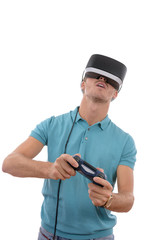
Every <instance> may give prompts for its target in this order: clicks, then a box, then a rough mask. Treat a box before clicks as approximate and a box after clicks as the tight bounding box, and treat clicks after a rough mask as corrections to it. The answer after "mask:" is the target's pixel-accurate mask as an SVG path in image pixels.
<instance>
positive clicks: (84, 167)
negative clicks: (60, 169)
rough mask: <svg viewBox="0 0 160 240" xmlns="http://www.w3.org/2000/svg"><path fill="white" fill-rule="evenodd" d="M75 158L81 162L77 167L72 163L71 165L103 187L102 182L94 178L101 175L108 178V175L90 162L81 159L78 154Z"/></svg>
mask: <svg viewBox="0 0 160 240" xmlns="http://www.w3.org/2000/svg"><path fill="white" fill-rule="evenodd" d="M73 158H74V159H75V160H76V162H77V163H78V164H79V166H78V167H77V168H75V167H73V166H72V165H71V164H70V163H69V165H70V166H71V167H72V168H73V169H74V170H76V171H78V172H79V173H80V174H82V175H83V176H85V177H86V178H88V179H89V180H91V181H92V182H93V183H94V184H96V185H98V186H101V187H103V186H102V185H101V184H99V183H96V182H94V180H93V178H94V177H100V178H102V179H105V180H107V176H106V175H105V174H104V173H103V172H101V171H99V170H98V169H96V168H95V167H93V166H92V165H91V164H89V163H88V162H86V161H84V160H83V159H81V158H80V157H79V156H78V155H73Z"/></svg>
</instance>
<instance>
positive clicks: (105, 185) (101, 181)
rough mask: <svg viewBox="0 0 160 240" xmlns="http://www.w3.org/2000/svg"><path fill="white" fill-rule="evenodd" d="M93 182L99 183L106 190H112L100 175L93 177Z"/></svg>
mask: <svg viewBox="0 0 160 240" xmlns="http://www.w3.org/2000/svg"><path fill="white" fill-rule="evenodd" d="M93 180H94V182H96V183H99V184H101V185H102V186H104V187H106V188H107V189H108V190H111V191H112V190H113V187H112V185H111V184H110V183H109V182H108V181H107V180H105V179H102V178H100V177H94V178H93Z"/></svg>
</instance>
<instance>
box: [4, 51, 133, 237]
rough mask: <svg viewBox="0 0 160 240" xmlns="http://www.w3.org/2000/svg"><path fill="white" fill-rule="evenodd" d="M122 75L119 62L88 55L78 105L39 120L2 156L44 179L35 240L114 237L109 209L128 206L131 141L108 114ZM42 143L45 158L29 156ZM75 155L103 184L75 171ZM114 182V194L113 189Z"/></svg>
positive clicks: (8, 164) (7, 168)
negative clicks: (93, 169) (94, 170)
mask: <svg viewBox="0 0 160 240" xmlns="http://www.w3.org/2000/svg"><path fill="white" fill-rule="evenodd" d="M125 74H126V67H125V66H124V65H123V64H122V63H120V62H118V61H116V60H114V59H111V58H108V57H106V56H102V55H97V54H96V55H92V56H91V58H90V59H89V62H88V64H87V66H86V69H85V71H84V74H83V79H82V83H81V89H82V92H83V98H82V101H81V104H80V107H79V108H76V109H75V110H74V111H71V112H69V113H67V114H63V115H61V116H58V117H51V118H49V119H47V120H45V121H43V122H41V123H40V124H39V125H37V127H36V128H35V129H34V130H33V131H32V132H31V135H30V137H29V138H28V139H27V140H26V141H25V142H24V143H22V144H21V145H20V146H19V147H18V148H17V149H16V150H15V151H14V152H13V153H11V154H10V155H9V156H8V157H7V158H6V159H5V160H4V163H3V171H4V172H7V173H10V174H12V175H13V176H18V177H37V178H44V179H45V181H44V186H43V190H42V193H43V196H44V202H43V205H42V209H41V217H42V223H41V228H40V232H39V238H38V239H39V240H43V239H53V238H55V239H114V235H113V227H114V226H115V224H116V217H115V216H114V215H112V214H111V211H115V212H128V211H129V210H130V209H131V208H132V206H133V202H134V196H133V168H134V164H135V161H136V159H135V156H136V148H135V144H134V141H133V139H132V137H131V136H130V135H129V134H127V133H125V132H124V131H122V130H121V129H120V128H118V127H117V126H116V125H115V124H114V123H112V121H111V120H110V119H109V117H108V110H109V106H110V103H111V101H112V100H114V99H115V98H116V97H117V95H118V91H119V90H120V88H121V86H122V83H123V79H124V77H125ZM45 145H47V147H48V162H42V161H36V160H33V158H34V157H35V156H36V155H37V154H38V153H39V152H40V151H41V150H42V148H43V147H44V146H45ZM74 154H79V156H81V158H82V159H84V160H85V161H87V162H88V163H89V164H91V165H93V166H95V167H97V168H98V169H99V170H100V171H104V173H105V174H106V175H107V180H105V179H102V178H99V177H95V178H94V182H96V183H98V184H101V185H102V186H103V187H101V186H99V185H96V184H95V183H93V182H91V181H89V180H88V179H87V178H85V177H84V176H83V175H81V174H79V173H76V171H75V170H74V169H73V168H72V167H71V166H70V165H72V166H73V167H75V168H77V167H78V163H77V162H76V161H75V159H74V158H73V157H72V156H73V155H74ZM68 163H70V165H69V164H68ZM116 180H117V185H118V193H114V192H113V188H114V185H115V182H116ZM55 235H56V236H55Z"/></svg>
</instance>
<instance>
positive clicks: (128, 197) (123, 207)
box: [106, 192, 134, 212]
mask: <svg viewBox="0 0 160 240" xmlns="http://www.w3.org/2000/svg"><path fill="white" fill-rule="evenodd" d="M112 196H113V199H112V202H111V205H110V206H109V207H108V208H107V207H106V208H107V209H109V210H111V211H114V212H128V211H129V210H130V209H131V208H132V206H133V203H134V196H133V194H132V193H130V192H122V193H112Z"/></svg>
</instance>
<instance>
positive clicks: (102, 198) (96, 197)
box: [88, 190, 108, 205]
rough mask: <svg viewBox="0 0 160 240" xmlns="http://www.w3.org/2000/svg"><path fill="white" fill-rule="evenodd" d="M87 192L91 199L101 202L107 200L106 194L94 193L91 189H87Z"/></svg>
mask: <svg viewBox="0 0 160 240" xmlns="http://www.w3.org/2000/svg"><path fill="white" fill-rule="evenodd" d="M88 193H89V197H90V199H91V200H92V201H95V200H96V201H97V200H99V201H100V202H101V203H102V204H103V203H104V202H106V201H107V198H108V197H107V195H101V194H98V193H95V192H93V191H91V190H89V191H88ZM102 204H101V205H102Z"/></svg>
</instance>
